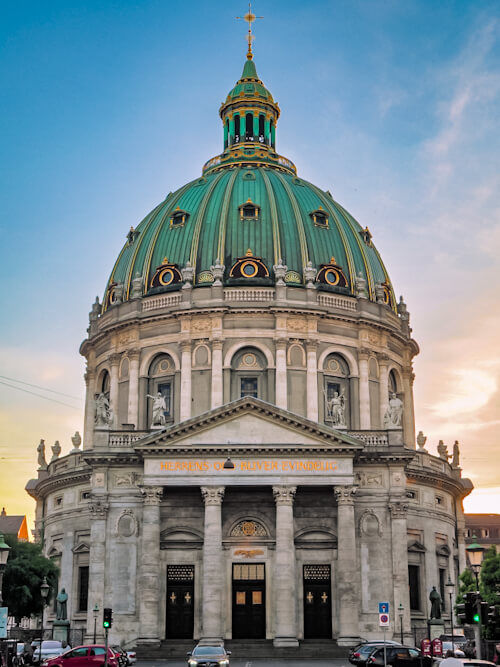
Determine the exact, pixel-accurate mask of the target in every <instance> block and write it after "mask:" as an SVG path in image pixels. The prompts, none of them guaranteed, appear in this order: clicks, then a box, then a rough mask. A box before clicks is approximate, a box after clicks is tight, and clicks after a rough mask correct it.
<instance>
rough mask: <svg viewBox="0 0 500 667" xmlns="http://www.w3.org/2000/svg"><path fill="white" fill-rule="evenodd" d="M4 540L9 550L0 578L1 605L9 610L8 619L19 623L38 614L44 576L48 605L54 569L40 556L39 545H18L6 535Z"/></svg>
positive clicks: (52, 587) (54, 578)
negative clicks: (47, 585)
mask: <svg viewBox="0 0 500 667" xmlns="http://www.w3.org/2000/svg"><path fill="white" fill-rule="evenodd" d="M5 541H6V542H7V544H8V545H9V546H10V547H11V550H10V553H9V560H8V561H7V566H6V568H5V573H4V579H3V598H4V604H5V606H6V607H8V608H9V616H13V617H14V618H15V619H16V623H19V622H20V620H21V619H22V618H24V617H25V616H31V615H36V614H40V613H41V611H42V607H43V602H42V596H41V594H40V586H41V584H42V583H43V578H44V577H47V583H48V584H49V586H50V589H49V596H48V598H47V604H50V600H51V597H52V593H53V591H55V588H56V584H57V577H58V569H57V567H56V566H55V565H54V563H53V562H52V561H51V560H49V559H48V558H45V556H44V555H43V554H42V546H41V545H40V544H33V543H32V542H20V541H19V540H17V538H15V537H12V536H10V535H9V536H6V537H5Z"/></svg>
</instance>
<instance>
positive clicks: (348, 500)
mask: <svg viewBox="0 0 500 667" xmlns="http://www.w3.org/2000/svg"><path fill="white" fill-rule="evenodd" d="M357 489H358V487H357V486H334V487H333V493H334V494H335V500H336V501H337V505H354V494H355V493H356V491H357Z"/></svg>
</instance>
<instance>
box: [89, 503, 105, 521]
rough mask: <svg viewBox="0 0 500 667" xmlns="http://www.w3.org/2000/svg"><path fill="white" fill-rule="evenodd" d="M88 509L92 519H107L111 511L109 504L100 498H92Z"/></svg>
mask: <svg viewBox="0 0 500 667" xmlns="http://www.w3.org/2000/svg"><path fill="white" fill-rule="evenodd" d="M88 507H89V512H90V518H91V519H105V518H106V516H107V514H108V511H109V503H107V502H105V501H104V500H101V499H99V498H91V500H90V502H89V505H88Z"/></svg>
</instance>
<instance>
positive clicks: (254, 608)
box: [232, 563, 266, 639]
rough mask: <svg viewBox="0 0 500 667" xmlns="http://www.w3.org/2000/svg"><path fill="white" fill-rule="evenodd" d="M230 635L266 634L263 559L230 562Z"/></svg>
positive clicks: (250, 636)
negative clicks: (258, 561) (231, 578)
mask: <svg viewBox="0 0 500 667" xmlns="http://www.w3.org/2000/svg"><path fill="white" fill-rule="evenodd" d="M232 583H233V605H232V606H233V614H232V617H233V618H232V620H233V639H265V637H266V571H265V565H264V563H233V582H232Z"/></svg>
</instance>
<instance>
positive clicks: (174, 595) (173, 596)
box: [170, 592, 177, 604]
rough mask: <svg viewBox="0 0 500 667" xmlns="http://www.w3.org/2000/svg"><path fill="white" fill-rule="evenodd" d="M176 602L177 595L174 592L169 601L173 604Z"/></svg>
mask: <svg viewBox="0 0 500 667" xmlns="http://www.w3.org/2000/svg"><path fill="white" fill-rule="evenodd" d="M176 600H177V595H176V594H175V593H174V592H172V595H171V596H170V601H171V602H172V604H173V603H174V602H175V601H176Z"/></svg>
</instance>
